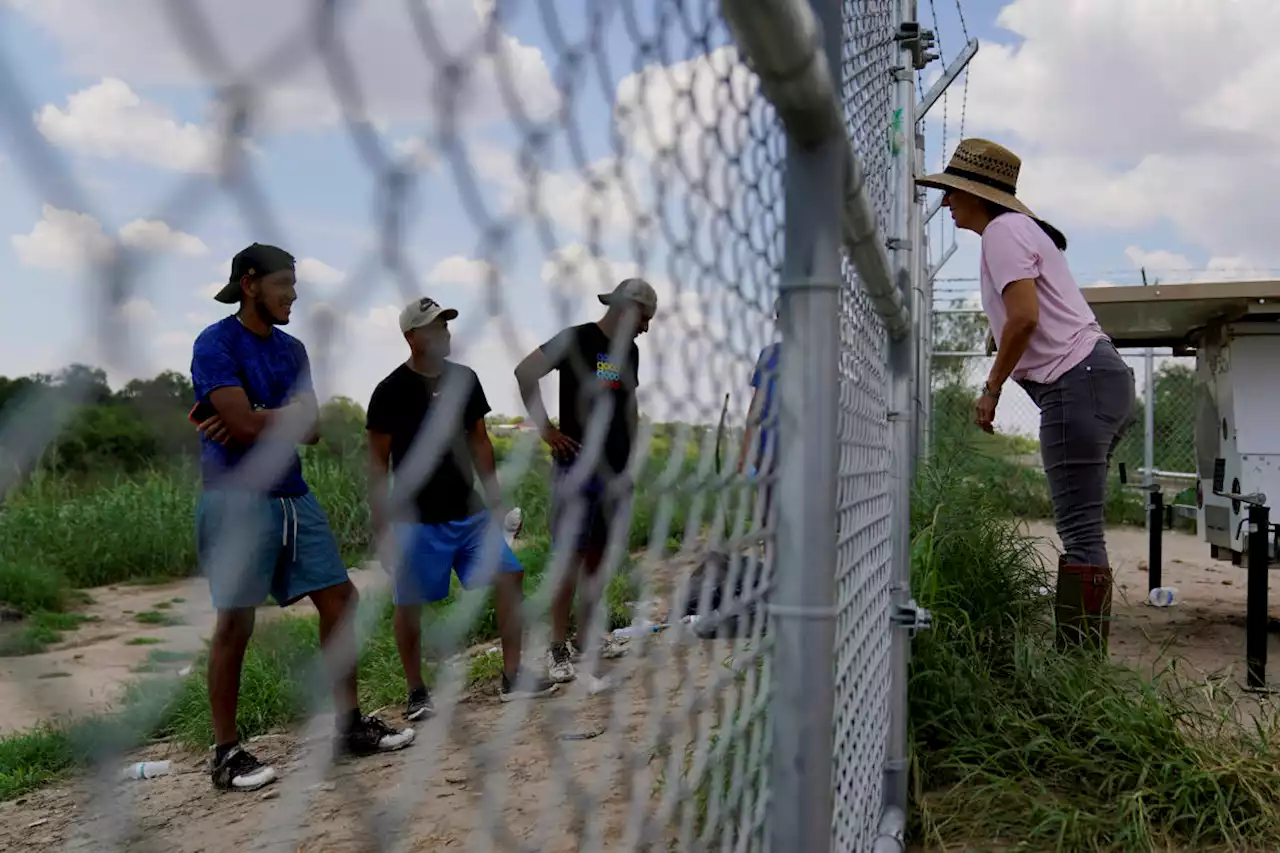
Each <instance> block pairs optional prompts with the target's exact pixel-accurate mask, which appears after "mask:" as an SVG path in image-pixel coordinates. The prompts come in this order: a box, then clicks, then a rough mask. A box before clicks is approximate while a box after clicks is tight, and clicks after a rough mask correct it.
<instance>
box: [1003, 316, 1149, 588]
mask: <svg viewBox="0 0 1280 853" xmlns="http://www.w3.org/2000/svg"><path fill="white" fill-rule="evenodd" d="M1019 384H1020V385H1021V386H1022V387H1023V389H1025V390H1026V392H1027V394H1028V395H1029V396H1030V397H1031V399H1032V400H1033V401H1034V402H1035V404H1036V405H1037V406H1039V407H1040V455H1041V457H1042V459H1043V461H1044V470H1045V474H1046V476H1047V477H1048V479H1049V494H1050V497H1051V498H1052V500H1053V514H1054V518H1055V520H1056V522H1057V528H1058V536H1059V538H1061V539H1062V555H1063V558H1064V559H1065V560H1066V562H1068V563H1071V564H1076V565H1090V566H1109V565H1110V563H1108V561H1107V545H1106V540H1105V537H1104V527H1103V508H1104V505H1105V503H1106V498H1107V469H1108V467H1109V466H1110V463H1111V454H1112V453H1113V452H1115V449H1116V445H1117V444H1119V443H1120V439H1121V438H1123V437H1124V434H1125V432H1126V431H1127V430H1128V428H1129V426H1130V424H1131V423H1132V422H1133V417H1134V410H1133V407H1134V399H1135V396H1136V395H1135V390H1134V379H1133V370H1132V369H1131V368H1130V367H1129V366H1128V365H1127V364H1125V363H1124V359H1122V358H1121V357H1120V353H1119V352H1118V351H1117V350H1116V348H1115V345H1114V344H1112V343H1111V342H1110V341H1107V340H1103V341H1099V342H1098V344H1097V346H1095V347H1094V349H1093V352H1091V353H1089V355H1088V356H1086V357H1085V359H1084V361H1082V362H1080V363H1079V364H1077V365H1076V366H1075V367H1073V368H1071V369H1070V370H1068V371H1067V372H1066V373H1064V374H1063V375H1062V376H1060V377H1059V378H1058V379H1057V380H1056V381H1054V382H1051V383H1048V384H1042V383H1039V382H1028V381H1022V382H1019Z"/></svg>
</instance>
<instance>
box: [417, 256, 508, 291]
mask: <svg viewBox="0 0 1280 853" xmlns="http://www.w3.org/2000/svg"><path fill="white" fill-rule="evenodd" d="M493 274H494V268H493V264H491V263H489V262H488V261H480V260H476V259H474V258H468V257H465V256H463V255H450V256H449V257H447V258H443V259H441V260H440V261H439V262H437V263H436V265H435V266H434V267H432V268H431V271H430V272H428V273H427V276H426V283H427V284H429V285H442V284H471V285H481V284H485V283H487V282H488V281H489V277H490V276H491V275H493Z"/></svg>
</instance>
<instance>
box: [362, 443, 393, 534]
mask: <svg viewBox="0 0 1280 853" xmlns="http://www.w3.org/2000/svg"><path fill="white" fill-rule="evenodd" d="M366 434H367V435H368V437H369V485H368V490H369V515H370V518H371V519H372V521H373V532H374V535H375V536H380V535H381V534H382V532H383V530H385V529H386V525H387V498H388V496H389V495H390V493H391V436H389V435H387V434H386V433H383V432H375V431H374V430H369V431H368V432H367V433H366Z"/></svg>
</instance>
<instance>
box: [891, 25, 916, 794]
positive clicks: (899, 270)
mask: <svg viewBox="0 0 1280 853" xmlns="http://www.w3.org/2000/svg"><path fill="white" fill-rule="evenodd" d="M915 6H916V4H915V0H898V3H897V4H896V7H895V9H894V28H895V36H896V38H897V42H898V46H899V48H900V52H899V54H898V61H896V62H894V70H893V74H894V80H895V85H894V96H893V108H894V112H893V123H894V133H892V134H891V139H893V150H892V155H893V160H892V163H893V167H892V168H893V219H892V223H891V226H890V228H891V231H890V235H889V239H890V243H889V247H890V249H891V250H892V255H891V261H892V269H893V275H894V279H895V281H896V282H897V285H898V287H899V289H900V291H901V292H902V296H903V300H904V302H906V303H907V305H908V310H910V305H911V301H912V299H913V297H914V293H913V288H912V284H913V282H912V279H913V277H914V276H913V273H912V270H913V268H914V265H915V263H916V261H915V257H914V255H915V249H916V246H917V244H918V243H919V242H920V236H919V235H918V234H917V233H915V231H913V226H917V227H918V225H919V223H920V211H919V210H918V209H916V203H915V199H916V188H915V106H916V101H915V79H916V73H915V60H916V54H917V52H919V51H920V50H921V49H922V47H923V46H922V45H921V43H920V41H919V38H920V36H919V28H918V26H916V14H915ZM913 34H914V41H913ZM912 314H913V316H915V314H916V312H912ZM918 328H919V327H917V331H918ZM913 337H914V336H913ZM915 347H916V344H915V341H914V340H912V339H904V340H899V341H894V342H893V343H892V345H891V346H890V348H889V364H890V369H891V371H892V379H891V393H890V400H889V409H890V412H889V417H890V420H891V422H892V433H893V444H892V456H893V463H892V464H893V497H894V508H893V535H892V541H893V574H892V577H893V580H892V582H891V584H890V593H891V595H890V608H891V609H890V613H891V618H892V621H891V624H890V626H886V627H889V628H890V629H891V630H893V637H892V641H891V647H890V649H891V650H890V684H891V687H890V689H891V690H892V696H891V697H890V700H889V741H888V745H887V752H886V756H885V791H884V808H885V810H886V811H887V810H889V809H899V810H902V811H904V812H905V810H906V808H907V675H908V669H909V664H910V655H911V635H912V633H913V632H912V631H911V630H909V629H911V628H912V627H914V623H915V619H914V616H913V613H914V607H913V605H912V603H911V558H910V554H911V529H910V525H911V477H912V471H913V469H914V464H913V459H912V449H913V446H914V445H915V438H914V432H915V427H914V416H915V399H914V392H913V389H912V385H913V384H914V383H913V379H914V378H915V377H914V375H913V374H914V360H915V355H916V353H915Z"/></svg>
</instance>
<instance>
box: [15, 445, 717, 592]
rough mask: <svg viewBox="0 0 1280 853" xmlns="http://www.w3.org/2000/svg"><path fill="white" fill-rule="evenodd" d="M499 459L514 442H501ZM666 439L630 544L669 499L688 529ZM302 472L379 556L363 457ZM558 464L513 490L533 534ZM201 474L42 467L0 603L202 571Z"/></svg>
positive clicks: (20, 521)
mask: <svg viewBox="0 0 1280 853" xmlns="http://www.w3.org/2000/svg"><path fill="white" fill-rule="evenodd" d="M495 444H496V445H497V449H498V451H499V455H500V456H505V455H506V454H507V453H509V452H510V440H502V439H499V440H497V441H495ZM672 452H673V451H672V449H671V447H670V442H669V441H667V442H665V443H659V444H658V446H657V447H656V448H655V452H654V454H653V455H652V457H651V458H650V460H649V464H648V465H647V466H646V470H645V474H644V476H642V477H641V478H640V479H639V481H638V483H637V490H636V497H635V503H634V508H633V520H632V527H631V532H630V536H629V537H628V544H629V546H630V548H631V549H632V550H636V549H640V548H643V547H645V546H646V545H647V544H648V540H649V533H650V527H651V525H652V522H653V519H654V517H655V515H656V513H657V512H658V510H659V507H660V506H661V504H662V502H663V501H670V502H671V504H672V507H671V510H672V520H671V533H670V536H669V537H668V538H669V539H675V540H677V541H678V540H679V539H680V538H681V536H682V535H683V534H684V532H685V525H686V523H687V520H688V511H689V507H690V506H691V505H692V501H693V492H694V491H695V485H696V484H695V483H694V481H693V479H692V477H693V474H694V473H695V466H696V463H695V460H694V458H693V457H692V456H691V455H690V452H689V451H688V450H686V452H685V453H684V454H683V460H682V463H683V464H682V466H681V471H682V472H683V474H682V476H681V477H680V478H677V484H676V486H675V487H674V488H673V489H671V490H667V491H665V492H664V491H663V490H661V489H659V488H658V487H657V485H656V482H657V480H658V477H659V475H660V474H661V473H662V472H664V471H665V470H666V468H667V466H668V462H669V460H670V454H671V453H672ZM303 467H304V473H305V476H306V479H307V482H308V484H309V485H310V487H311V489H312V491H313V492H314V493H315V495H316V497H317V498H318V499H319V501H320V503H321V505H322V506H323V507H324V509H325V512H326V514H327V515H328V516H329V521H330V524H331V526H332V528H333V531H334V534H335V536H336V538H337V540H338V545H339V549H340V550H341V552H342V554H343V557H344V559H345V560H346V561H347V563H348V564H349V565H351V564H355V563H358V562H360V561H362V560H363V559H365V558H366V557H367V556H368V555H369V554H370V552H371V550H372V549H371V547H370V539H371V534H370V525H369V508H368V500H367V492H366V480H365V471H364V459H363V457H360V456H352V457H337V456H333V455H331V454H324V453H318V452H305V453H304V454H303ZM549 480H550V463H549V460H548V458H547V455H546V453H545V452H544V451H543V450H542V449H539V451H538V452H537V453H535V454H534V455H533V457H532V459H531V461H530V463H529V465H528V466H526V468H525V470H523V471H522V472H521V473H520V476H519V477H518V478H517V479H515V481H514V482H512V483H508V484H506V485H507V489H508V494H509V497H510V499H511V501H512V503H513V504H514V505H516V506H519V507H520V508H521V509H522V511H523V513H524V519H525V531H526V534H527V535H529V536H532V537H538V536H545V535H546V534H547V525H548V517H547V514H548V504H549ZM198 497H199V472H198V471H196V470H195V469H194V467H192V466H190V465H174V466H170V467H165V468H158V469H155V470H150V471H145V472H143V473H141V474H137V475H130V476H124V475H120V476H116V477H108V476H105V475H103V476H96V477H94V478H92V480H91V481H89V482H84V481H82V480H77V479H75V478H73V477H69V476H56V475H51V474H48V473H44V472H40V473H37V474H36V476H34V477H33V478H32V479H31V481H30V482H28V483H27V484H26V485H25V486H24V487H23V488H21V489H18V490H16V491H15V493H14V494H12V495H11V496H10V497H9V498H8V500H7V501H6V502H5V503H4V504H3V505H0V603H2V604H6V605H9V606H11V607H14V608H16V609H18V610H20V611H22V612H24V613H35V612H38V611H56V610H60V609H63V608H64V607H65V606H66V604H67V601H66V596H67V591H68V590H69V589H72V588H84V587H93V586H102V585H107V584H114V583H121V582H125V581H163V580H170V579H175V578H181V577H187V576H190V575H191V574H192V573H193V572H194V571H195V570H196V567H197V560H196V552H195V510H196V503H197V500H198Z"/></svg>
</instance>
